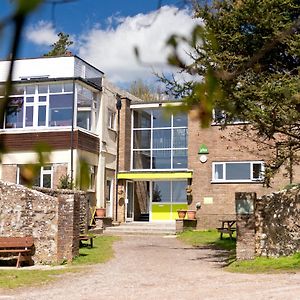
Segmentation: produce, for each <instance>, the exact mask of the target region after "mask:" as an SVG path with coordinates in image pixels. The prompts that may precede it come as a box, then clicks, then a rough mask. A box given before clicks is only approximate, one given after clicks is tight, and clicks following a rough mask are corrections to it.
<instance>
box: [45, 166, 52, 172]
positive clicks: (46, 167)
mask: <svg viewBox="0 0 300 300" xmlns="http://www.w3.org/2000/svg"><path fill="white" fill-rule="evenodd" d="M43 169H44V170H46V171H47V170H51V169H52V167H51V166H44V167H43Z"/></svg>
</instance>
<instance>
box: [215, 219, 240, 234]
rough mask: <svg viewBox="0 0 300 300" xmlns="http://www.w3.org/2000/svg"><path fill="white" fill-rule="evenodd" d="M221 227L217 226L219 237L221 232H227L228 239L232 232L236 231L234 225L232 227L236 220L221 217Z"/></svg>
mask: <svg viewBox="0 0 300 300" xmlns="http://www.w3.org/2000/svg"><path fill="white" fill-rule="evenodd" d="M220 222H221V223H222V226H221V227H218V228H217V230H218V232H220V239H222V238H223V233H226V234H229V237H230V239H232V234H233V233H234V232H235V231H236V227H233V226H234V225H235V224H236V220H233V219H222V220H220Z"/></svg>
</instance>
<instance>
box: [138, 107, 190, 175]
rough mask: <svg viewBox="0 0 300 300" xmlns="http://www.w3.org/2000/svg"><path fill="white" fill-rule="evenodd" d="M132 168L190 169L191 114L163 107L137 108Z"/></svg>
mask: <svg viewBox="0 0 300 300" xmlns="http://www.w3.org/2000/svg"><path fill="white" fill-rule="evenodd" d="M132 131H133V132H132V136H133V144H132V148H133V149H132V169H135V170H143V169H147V170H172V169H187V143H188V140H187V136H188V129H187V115H186V114H177V115H165V114H164V110H162V109H159V108H158V109H157V108H153V109H136V110H134V111H133V129H132Z"/></svg>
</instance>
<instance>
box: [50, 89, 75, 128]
mask: <svg viewBox="0 0 300 300" xmlns="http://www.w3.org/2000/svg"><path fill="white" fill-rule="evenodd" d="M72 102H73V95H72V94H60V95H50V105H49V126H71V125H72Z"/></svg>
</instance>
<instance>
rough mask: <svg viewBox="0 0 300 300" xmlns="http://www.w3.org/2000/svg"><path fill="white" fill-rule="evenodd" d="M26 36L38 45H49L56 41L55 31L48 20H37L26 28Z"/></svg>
mask: <svg viewBox="0 0 300 300" xmlns="http://www.w3.org/2000/svg"><path fill="white" fill-rule="evenodd" d="M25 34H26V38H27V39H28V40H29V41H31V42H33V43H35V44H37V45H40V46H43V45H44V46H50V45H51V44H53V43H54V42H56V41H57V33H56V32H55V29H54V27H53V25H52V23H50V22H46V21H39V22H38V23H37V24H36V25H33V26H30V27H29V28H27V30H26V33H25Z"/></svg>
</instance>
